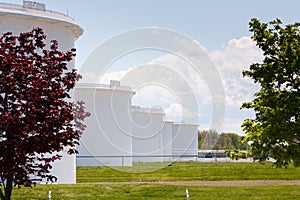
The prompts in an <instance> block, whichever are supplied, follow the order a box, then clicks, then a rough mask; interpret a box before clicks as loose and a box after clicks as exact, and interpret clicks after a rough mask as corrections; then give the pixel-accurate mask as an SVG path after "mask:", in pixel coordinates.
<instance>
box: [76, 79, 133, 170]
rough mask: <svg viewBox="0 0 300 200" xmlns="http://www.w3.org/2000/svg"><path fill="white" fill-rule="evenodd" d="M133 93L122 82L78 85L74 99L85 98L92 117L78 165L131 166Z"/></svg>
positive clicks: (81, 145)
mask: <svg viewBox="0 0 300 200" xmlns="http://www.w3.org/2000/svg"><path fill="white" fill-rule="evenodd" d="M133 94H134V92H133V91H132V90H131V89H130V88H129V87H125V86H121V85H120V84H119V82H116V81H111V84H110V85H104V84H103V85H98V84H89V83H81V84H77V86H76V89H75V94H74V98H75V99H82V100H83V101H84V102H85V103H86V104H85V106H86V110H87V111H88V112H90V113H91V116H90V117H89V118H87V119H86V121H85V123H86V125H87V129H86V130H85V132H84V134H83V136H82V138H81V140H80V145H79V146H78V148H77V149H78V151H79V154H78V155H77V165H79V166H95V165H96V166H102V165H105V166H131V165H132V159H131V153H132V137H131V132H132V126H131V119H130V118H131V117H130V105H131V98H132V96H133Z"/></svg>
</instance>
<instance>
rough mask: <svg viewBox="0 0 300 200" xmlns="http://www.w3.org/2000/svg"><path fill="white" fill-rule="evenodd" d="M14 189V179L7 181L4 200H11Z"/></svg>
mask: <svg viewBox="0 0 300 200" xmlns="http://www.w3.org/2000/svg"><path fill="white" fill-rule="evenodd" d="M12 189H13V181H12V178H9V179H7V181H6V186H5V194H4V198H3V200H11V199H10V198H11V193H12Z"/></svg>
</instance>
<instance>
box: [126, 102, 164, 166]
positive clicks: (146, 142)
mask: <svg viewBox="0 0 300 200" xmlns="http://www.w3.org/2000/svg"><path fill="white" fill-rule="evenodd" d="M131 112H132V115H131V117H132V122H133V123H132V156H133V158H132V159H133V162H159V161H163V157H161V156H162V155H163V146H162V145H163V127H164V121H163V117H164V115H165V113H164V111H163V109H161V108H152V109H150V108H134V107H132V110H131Z"/></svg>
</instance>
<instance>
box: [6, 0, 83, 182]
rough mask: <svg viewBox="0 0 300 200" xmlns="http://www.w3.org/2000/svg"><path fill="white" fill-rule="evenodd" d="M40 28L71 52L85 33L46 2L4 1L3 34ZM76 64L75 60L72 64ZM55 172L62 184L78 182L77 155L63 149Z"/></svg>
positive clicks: (55, 166)
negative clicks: (17, 3)
mask: <svg viewBox="0 0 300 200" xmlns="http://www.w3.org/2000/svg"><path fill="white" fill-rule="evenodd" d="M34 27H40V28H42V29H43V30H44V32H45V34H46V36H47V43H48V44H49V42H50V40H53V39H55V40H57V41H58V43H59V49H60V50H61V51H67V50H70V49H71V48H73V47H74V41H75V40H76V39H77V38H78V37H79V36H81V35H82V33H83V29H82V28H81V27H80V26H78V25H77V24H76V23H75V21H74V20H73V19H72V18H70V17H68V16H66V15H64V14H62V13H58V12H55V11H49V10H46V6H45V4H41V3H37V2H31V1H23V5H14V4H6V3H0V33H1V34H2V33H5V32H12V33H13V34H14V35H17V34H19V33H21V32H28V31H31V30H32V28H34ZM68 67H69V68H70V69H71V68H74V67H75V63H74V61H72V62H71V63H70V64H69V66H68ZM52 172H53V174H54V175H55V176H57V178H58V181H57V182H58V183H64V184H68V183H76V162H75V155H72V156H70V155H67V154H66V153H65V152H63V157H62V159H61V160H60V161H58V162H55V163H54V164H53V169H52Z"/></svg>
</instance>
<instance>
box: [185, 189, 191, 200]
mask: <svg viewBox="0 0 300 200" xmlns="http://www.w3.org/2000/svg"><path fill="white" fill-rule="evenodd" d="M185 193H186V199H187V200H190V195H189V191H188V189H187V188H186V189H185Z"/></svg>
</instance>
